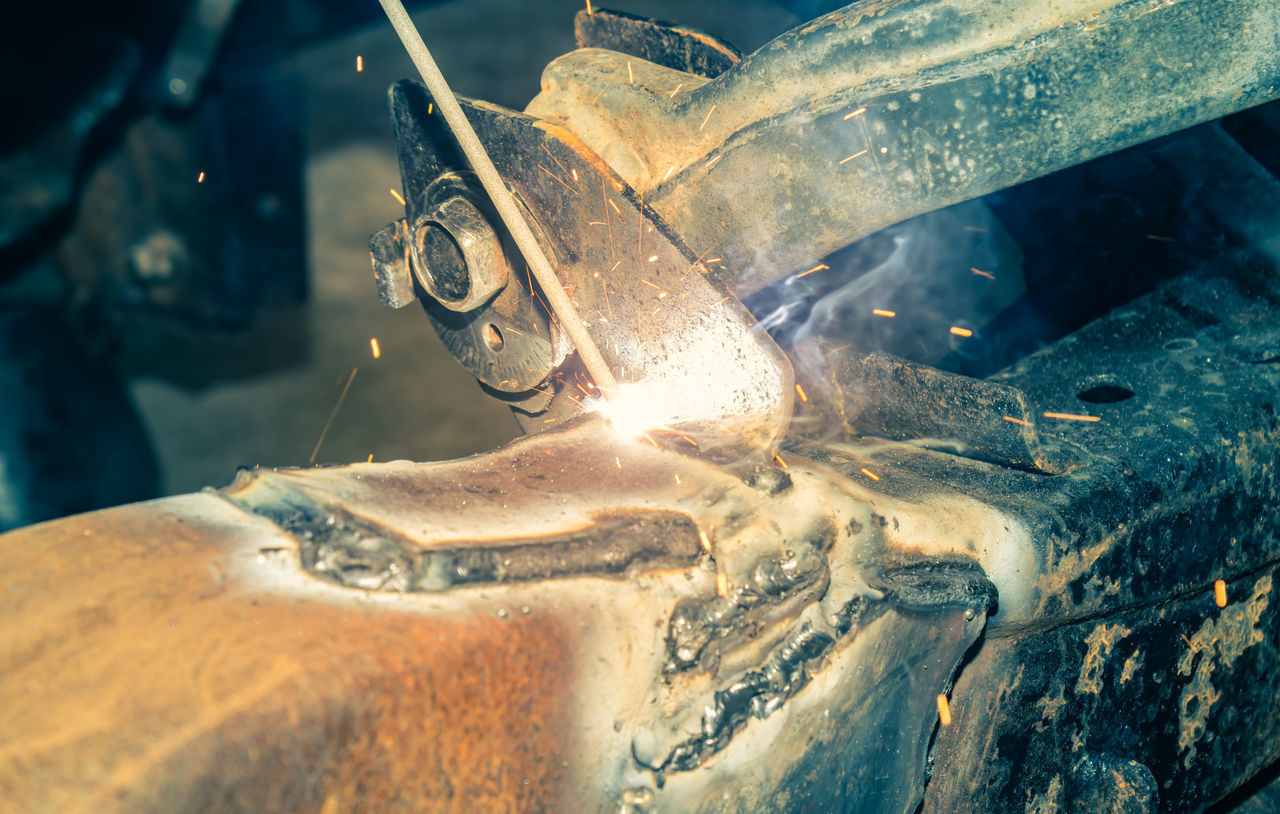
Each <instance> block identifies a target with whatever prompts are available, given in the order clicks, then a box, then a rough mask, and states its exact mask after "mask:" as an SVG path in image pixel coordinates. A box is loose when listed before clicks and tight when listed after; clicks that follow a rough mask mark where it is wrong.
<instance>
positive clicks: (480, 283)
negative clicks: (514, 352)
mask: <svg viewBox="0 0 1280 814" xmlns="http://www.w3.org/2000/svg"><path fill="white" fill-rule="evenodd" d="M411 247H412V255H413V271H414V275H415V276H416V277H417V279H418V282H419V283H420V284H421V285H422V287H423V288H424V289H426V291H427V293H428V294H430V295H431V296H432V297H434V298H435V299H436V300H437V301H438V302H439V303H440V304H441V305H443V306H444V307H445V308H448V309H450V310H451V311H472V310H474V309H476V308H478V307H479V306H481V305H483V304H484V303H486V302H488V301H489V300H490V299H492V298H493V296H494V295H495V294H497V293H498V292H499V291H501V290H502V289H503V287H504V286H506V284H507V277H508V266H507V259H506V255H505V254H504V253H503V251H502V243H501V241H500V240H499V239H498V236H497V234H496V233H495V232H494V230H493V227H492V226H490V225H489V220H488V219H487V218H486V217H485V216H484V214H483V213H482V212H481V211H480V210H479V209H478V208H476V205H475V204H473V203H472V202H471V201H469V200H467V199H466V198H462V197H452V198H447V199H445V200H443V201H441V202H440V203H439V204H437V205H436V206H434V207H432V208H431V209H430V210H429V211H427V212H426V213H424V214H422V215H420V216H419V217H418V218H417V220H416V221H415V225H414V230H413V239H412V243H411Z"/></svg>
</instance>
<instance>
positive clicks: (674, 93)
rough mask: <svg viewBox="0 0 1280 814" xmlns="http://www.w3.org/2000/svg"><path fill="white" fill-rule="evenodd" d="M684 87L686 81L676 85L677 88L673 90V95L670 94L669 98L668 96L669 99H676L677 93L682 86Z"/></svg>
mask: <svg viewBox="0 0 1280 814" xmlns="http://www.w3.org/2000/svg"><path fill="white" fill-rule="evenodd" d="M683 87H684V83H683V82H681V83H680V84H679V85H676V89H675V90H673V91H671V95H670V96H668V97H667V98H668V99H674V98H676V94H677V93H679V92H680V89H681V88H683Z"/></svg>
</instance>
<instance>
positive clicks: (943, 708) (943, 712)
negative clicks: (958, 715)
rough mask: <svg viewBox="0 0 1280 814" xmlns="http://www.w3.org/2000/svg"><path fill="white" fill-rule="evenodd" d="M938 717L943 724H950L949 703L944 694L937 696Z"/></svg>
mask: <svg viewBox="0 0 1280 814" xmlns="http://www.w3.org/2000/svg"><path fill="white" fill-rule="evenodd" d="M938 718H939V720H940V721H941V722H942V725H943V726H951V705H950V704H948V703H947V697H946V696H945V695H939V696H938Z"/></svg>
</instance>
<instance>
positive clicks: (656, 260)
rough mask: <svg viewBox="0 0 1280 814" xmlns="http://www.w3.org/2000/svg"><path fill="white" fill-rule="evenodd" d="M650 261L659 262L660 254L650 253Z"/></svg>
mask: <svg viewBox="0 0 1280 814" xmlns="http://www.w3.org/2000/svg"><path fill="white" fill-rule="evenodd" d="M649 262H650V263H656V262H658V255H656V254H652V255H649Z"/></svg>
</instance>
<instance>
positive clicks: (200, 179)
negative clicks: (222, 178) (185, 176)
mask: <svg viewBox="0 0 1280 814" xmlns="http://www.w3.org/2000/svg"><path fill="white" fill-rule="evenodd" d="M196 183H197V184H203V183H204V170H200V174H199V175H197V176H196Z"/></svg>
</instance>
